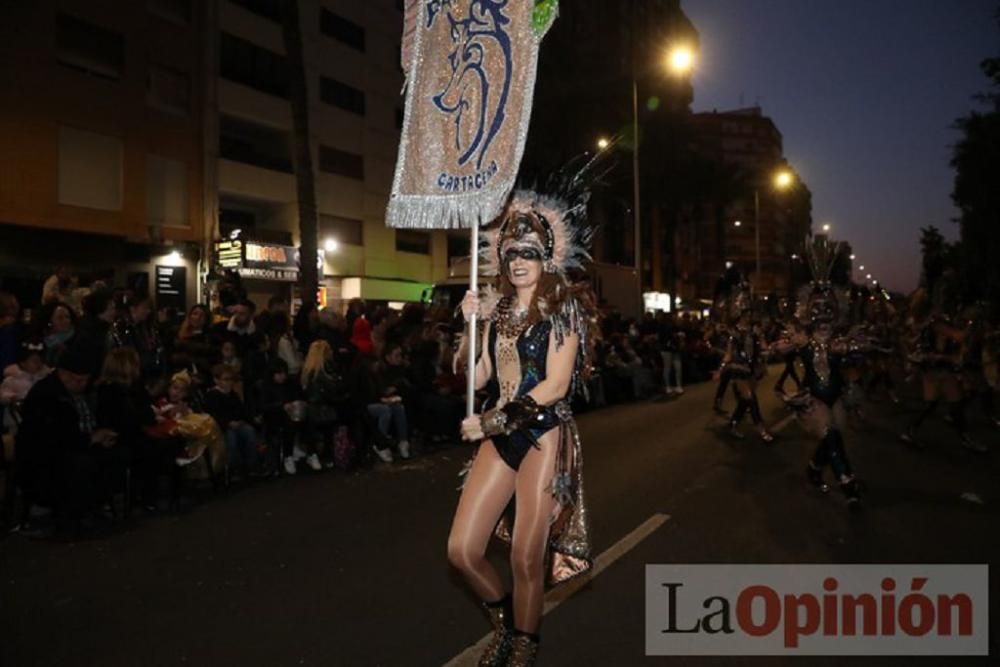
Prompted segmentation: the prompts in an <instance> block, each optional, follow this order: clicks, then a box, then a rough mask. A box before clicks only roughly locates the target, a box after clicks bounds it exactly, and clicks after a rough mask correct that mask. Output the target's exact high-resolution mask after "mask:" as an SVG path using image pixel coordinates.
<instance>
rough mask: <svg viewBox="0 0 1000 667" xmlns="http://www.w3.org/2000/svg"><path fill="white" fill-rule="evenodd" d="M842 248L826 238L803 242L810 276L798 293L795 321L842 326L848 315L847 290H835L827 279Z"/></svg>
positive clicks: (837, 243) (837, 242)
mask: <svg viewBox="0 0 1000 667" xmlns="http://www.w3.org/2000/svg"><path fill="white" fill-rule="evenodd" d="M841 247H842V244H841V243H840V242H839V241H836V242H832V241H830V240H829V239H828V238H827V237H825V236H824V237H820V238H816V239H814V240H813V241H812V243H810V242H808V241H807V242H806V249H805V257H806V261H807V262H808V263H809V270H810V271H811V272H812V282H810V283H809V284H808V285H804V286H802V287H801V288H800V289H799V294H798V308H797V310H796V317H797V318H798V320H799V321H800V322H812V323H813V324H830V325H835V326H837V325H841V324H844V323H845V322H846V320H847V318H848V317H849V315H850V300H849V298H848V293H847V291H846V290H842V289H836V288H834V286H833V283H832V282H831V280H830V278H831V275H832V274H833V268H834V266H835V265H836V263H837V257H838V256H839V255H840V250H841Z"/></svg>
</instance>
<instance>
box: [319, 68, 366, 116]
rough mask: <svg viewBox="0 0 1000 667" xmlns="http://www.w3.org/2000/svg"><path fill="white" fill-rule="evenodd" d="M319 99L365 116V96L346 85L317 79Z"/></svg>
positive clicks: (322, 78)
mask: <svg viewBox="0 0 1000 667" xmlns="http://www.w3.org/2000/svg"><path fill="white" fill-rule="evenodd" d="M319 97H320V99H321V100H323V101H324V102H326V103H327V104H331V105H333V106H335V107H339V108H341V109H344V110H345V111H350V112H352V113H356V114H358V115H360V116H364V115H365V94H364V92H363V91H360V90H358V89H357V88H354V87H352V86H348V85H347V84H346V83H341V82H340V81H336V80H334V79H330V78H328V77H325V76H321V77H320V78H319Z"/></svg>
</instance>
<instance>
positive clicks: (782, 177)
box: [737, 169, 795, 294]
mask: <svg viewBox="0 0 1000 667" xmlns="http://www.w3.org/2000/svg"><path fill="white" fill-rule="evenodd" d="M794 184H795V175H794V174H792V172H791V170H789V169H779V170H778V171H776V172H775V173H774V174H772V176H771V185H772V186H773V187H774V189H775V190H787V189H789V188H790V187H792V185H794ZM738 226H739V224H737V227H738ZM753 234H754V254H755V255H756V262H755V267H754V276H753V282H752V283H750V290H751V294H753V293H754V291H756V288H757V282H758V281H759V280H760V188H759V187H757V186H754V189H753Z"/></svg>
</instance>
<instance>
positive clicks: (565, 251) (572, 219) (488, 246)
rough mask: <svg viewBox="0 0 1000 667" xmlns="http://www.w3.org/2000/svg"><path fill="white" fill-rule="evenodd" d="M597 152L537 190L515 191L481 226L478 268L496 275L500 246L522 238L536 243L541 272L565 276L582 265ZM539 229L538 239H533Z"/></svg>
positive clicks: (590, 229)
mask: <svg viewBox="0 0 1000 667" xmlns="http://www.w3.org/2000/svg"><path fill="white" fill-rule="evenodd" d="M602 161H603V160H602V154H601V153H599V154H597V155H595V156H594V157H592V158H590V159H589V160H587V162H586V163H585V164H584V165H583V166H582V167H580V168H579V169H576V168H575V163H576V162H578V161H574V162H570V164H568V165H567V166H566V167H565V168H564V169H563V170H562V171H560V172H558V173H556V174H555V175H554V176H553V177H551V178H550V179H549V181H548V182H547V183H546V187H545V188H544V190H545V192H544V194H543V193H539V192H534V191H532V190H524V189H522V190H516V191H515V192H514V194H513V195H511V198H510V201H509V202H508V203H507V206H506V208H505V209H504V212H503V214H501V216H500V218H499V219H498V221H497V222H496V223H495V224H494V225H492V226H490V227H489V228H487V229H485V230H483V233H482V236H481V240H480V246H479V258H480V259H479V261H480V270H481V271H482V273H483V274H484V275H487V276H497V275H499V274H500V272H501V270H502V265H503V250H504V247H505V246H506V245H507V244H508V243H510V242H516V241H518V240H522V239H523V240H528V241H530V242H532V243H535V244H537V245H538V247H539V250H540V251H541V253H542V256H543V264H544V270H545V272H546V273H551V274H556V275H559V276H560V277H562V278H563V279H564V280H568V278H567V274H568V273H570V272H572V271H575V270H582V269H583V268H584V267H585V265H586V263H587V262H588V261H590V259H591V257H590V244H591V241H592V240H593V237H594V228H593V227H592V226H591V225H589V224H588V222H587V204H588V202H589V201H590V191H591V187H592V186H593V184H594V183H595V182H596V181H597V180H598V179H599V178H600V177H601V176H602V175H603V174H604V173H606V172H598V166H599V164H600V163H601V162H602ZM534 229H540V230H541V234H539V235H538V236H539V237H540V238H534V236H533V235H534Z"/></svg>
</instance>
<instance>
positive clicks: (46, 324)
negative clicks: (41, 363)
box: [32, 302, 76, 366]
mask: <svg viewBox="0 0 1000 667" xmlns="http://www.w3.org/2000/svg"><path fill="white" fill-rule="evenodd" d="M32 328H33V330H34V336H37V337H41V338H42V341H43V342H44V343H45V363H47V364H48V365H49V366H55V365H56V363H57V362H58V361H59V355H60V354H62V353H63V351H64V350H65V349H66V348H67V346H69V344H70V343H71V342H72V341H73V338H74V337H75V336H76V313H75V312H74V311H73V309H72V308H70V306H68V305H67V304H65V303H62V302H57V303H50V304H47V305H45V306H43V307H42V308H41V310H39V311H38V316H37V318H36V319H35V324H34V326H33V327H32Z"/></svg>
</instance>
